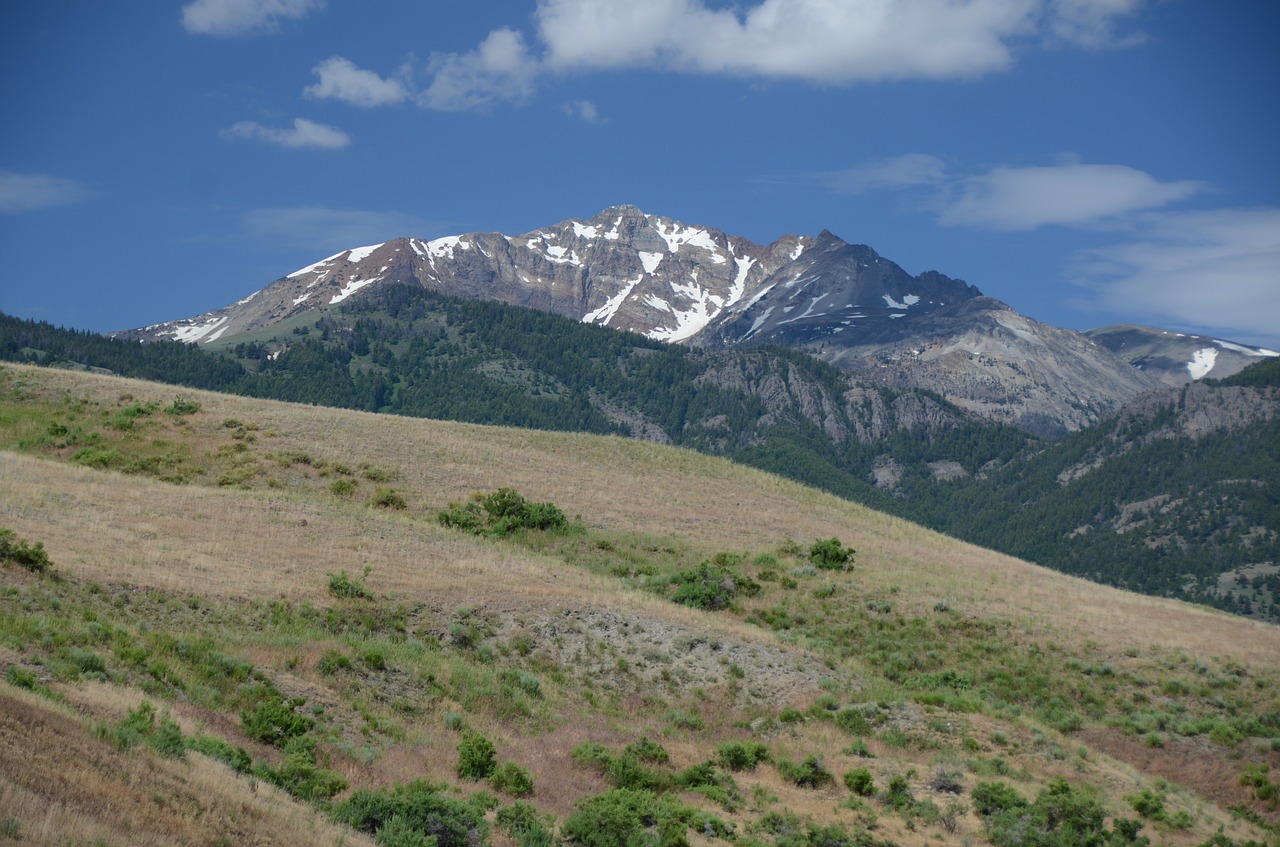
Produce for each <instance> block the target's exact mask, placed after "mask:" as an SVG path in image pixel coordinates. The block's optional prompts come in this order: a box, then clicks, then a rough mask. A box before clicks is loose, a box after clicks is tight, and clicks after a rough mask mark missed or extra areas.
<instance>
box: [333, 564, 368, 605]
mask: <svg viewBox="0 0 1280 847" xmlns="http://www.w3.org/2000/svg"><path fill="white" fill-rule="evenodd" d="M370 572H371V569H370V568H369V566H368V565H366V566H365V569H364V577H365V578H367V577H368V576H369V574H370ZM329 593H330V594H332V595H333V596H334V597H345V598H348V599H369V598H372V597H373V593H372V592H371V591H369V589H368V588H366V587H365V584H364V578H361V579H356V578H354V577H352V576H351V575H350V574H349V573H347V572H346V571H345V570H343V571H338V572H337V573H331V574H329Z"/></svg>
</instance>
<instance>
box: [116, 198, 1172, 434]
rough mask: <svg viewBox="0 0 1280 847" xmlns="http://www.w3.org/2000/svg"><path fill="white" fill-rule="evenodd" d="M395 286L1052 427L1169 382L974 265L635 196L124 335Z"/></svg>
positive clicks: (278, 315)
mask: <svg viewBox="0 0 1280 847" xmlns="http://www.w3.org/2000/svg"><path fill="white" fill-rule="evenodd" d="M387 285H420V286H423V287H425V288H429V289H431V290H434V291H438V292H440V293H442V294H446V295H450V296H457V297H464V298H470V299H486V300H497V301H500V302H504V303H508V304H511V305H516V306H522V307H527V308H533V309H540V310H543V311H547V312H553V313H556V314H559V315H564V316H568V317H573V318H575V319H578V320H581V321H584V322H587V323H595V324H600V325H603V326H609V327H613V328H616V329H623V330H629V331H632V332H637V333H641V334H643V335H646V336H648V337H650V338H654V339H659V340H662V341H668V342H672V343H694V344H699V345H707V346H725V347H734V346H742V345H758V344H781V345H786V346H789V347H793V348H797V349H800V350H803V351H805V352H807V353H810V354H812V355H814V356H817V357H818V358H821V359H823V360H825V361H827V362H829V363H831V364H833V365H835V366H837V367H840V368H842V369H845V370H848V371H853V372H857V373H860V374H864V375H866V376H868V377H870V378H872V379H874V380H876V381H879V382H882V383H888V384H892V385H897V386H901V387H912V388H927V389H931V390H935V391H938V392H939V393H941V394H943V395H945V396H946V397H948V399H951V400H952V401H954V402H956V403H958V404H960V405H962V406H968V407H969V408H971V409H974V410H976V411H978V412H980V413H981V414H984V415H987V416H988V417H993V418H996V419H998V420H1004V421H1008V422H1011V423H1018V424H1021V425H1023V426H1028V427H1029V428H1032V429H1035V430H1036V431H1038V432H1045V433H1049V432H1060V431H1063V430H1068V429H1075V428H1078V427H1079V426H1083V425H1085V424H1088V423H1090V422H1092V421H1093V420H1096V418H1097V416H1098V415H1101V414H1104V413H1106V412H1108V411H1110V410H1111V409H1114V408H1116V407H1117V406H1118V405H1119V404H1120V403H1122V402H1124V401H1125V400H1128V399H1130V398H1131V397H1133V396H1135V395H1137V394H1139V393H1141V392H1142V391H1144V390H1148V389H1150V388H1152V387H1154V386H1156V385H1158V384H1159V382H1158V380H1156V379H1155V378H1154V377H1151V376H1148V375H1146V374H1143V373H1141V372H1140V371H1137V370H1135V369H1134V368H1133V367H1131V366H1130V365H1128V364H1127V363H1125V362H1123V361H1121V360H1119V359H1117V358H1116V357H1115V356H1114V355H1112V354H1111V353H1110V352H1109V351H1108V350H1106V349H1104V348H1103V347H1101V346H1099V345H1098V344H1092V343H1088V342H1087V341H1086V340H1085V339H1083V338H1082V337H1081V336H1079V335H1078V334H1077V333H1072V332H1069V331H1067V330H1058V329H1056V328H1054V327H1048V326H1046V325H1044V324H1039V323H1037V322H1035V321H1031V320H1030V319H1027V318H1024V317H1023V316H1021V315H1018V314H1017V313H1016V312H1014V311H1013V310H1012V309H1010V308H1009V307H1008V306H1006V305H1005V304H1003V303H1000V302H999V301H995V300H991V299H990V298H986V297H983V296H982V292H980V291H979V290H978V289H977V288H976V287H974V286H972V285H969V284H967V283H965V282H964V281H962V280H957V279H952V278H950V277H947V276H945V275H944V274H941V273H938V272H936V271H929V272H927V273H924V274H920V275H918V276H913V275H911V274H909V273H907V272H906V271H905V270H903V269H902V268H901V267H900V266H899V265H897V264H895V263H894V262H892V261H890V260H888V259H885V258H883V257H882V256H880V255H879V254H878V253H877V252H876V251H875V250H873V249H872V248H871V247H869V246H867V245H865V244H850V243H848V242H846V241H844V240H843V239H842V238H840V237H838V236H836V235H835V234H833V233H832V232H830V231H829V230H823V231H822V232H821V233H819V234H818V235H817V236H816V237H811V236H800V235H788V236H783V237H781V238H779V239H777V240H776V241H774V242H772V243H771V244H768V245H761V244H756V243H754V242H751V241H749V240H747V239H745V238H740V237H737V236H730V235H728V234H726V233H725V232H723V231H721V230H719V229H714V228H711V227H705V226H698V225H690V224H685V223H683V222H681V221H678V220H674V219H672V218H667V217H663V216H661V215H655V214H650V213H646V212H644V211H643V210H641V209H639V208H638V207H636V206H633V205H617V206H611V207H609V208H607V209H604V210H602V211H600V212H599V213H597V214H596V215H594V216H593V217H591V218H589V219H569V220H565V221H561V222H560V223H557V224H554V225H551V226H547V227H542V228H540V229H537V230H534V231H531V232H527V233H525V234H523V235H517V236H507V235H503V234H501V233H496V232H491V233H479V232H473V233H467V234H463V235H456V236H446V237H443V238H436V239H433V240H422V239H417V238H400V239H395V240H393V241H388V242H385V243H383V244H375V245H370V246H366V247H358V248H353V249H348V250H344V251H342V252H340V253H336V254H334V255H333V256H330V257H328V258H327V259H322V260H321V261H319V262H316V263H314V264H312V265H309V266H307V267H305V268H302V269H299V270H297V271H294V272H292V273H289V274H287V275H286V276H283V277H281V278H280V279H278V280H276V281H275V282H273V283H271V284H270V285H268V286H267V287H266V288H264V289H262V290H261V291H258V292H256V293H254V294H252V295H250V296H249V297H246V298H245V299H244V300H241V301H239V302H237V303H233V304H231V305H229V306H226V307H224V308H222V309H218V310H215V311H212V312H207V313H205V314H204V315H200V316H197V317H194V318H188V319H186V320H179V321H172V322H169V323H165V324H159V325H156V326H152V327H146V328H144V329H141V330H130V331H126V332H123V333H118V335H121V336H124V337H130V338H138V339H143V340H146V339H156V338H176V339H179V340H183V341H195V342H200V343H208V342H212V341H215V340H219V339H226V338H229V337H232V336H234V335H237V334H239V333H242V332H245V331H248V330H251V329H254V328H257V327H263V326H269V325H271V324H273V323H276V322H278V321H281V320H284V319H285V318H288V317H290V316H292V315H296V314H298V313H300V312H304V311H307V310H310V309H317V308H320V309H324V308H331V307H335V306H339V305H341V304H342V303H344V302H346V301H348V300H349V299H351V298H359V297H361V296H364V295H365V294H366V293H368V292H370V291H374V290H376V289H377V288H379V287H381V286H387ZM1015 326H1016V328H1013V329H1011V327H1015Z"/></svg>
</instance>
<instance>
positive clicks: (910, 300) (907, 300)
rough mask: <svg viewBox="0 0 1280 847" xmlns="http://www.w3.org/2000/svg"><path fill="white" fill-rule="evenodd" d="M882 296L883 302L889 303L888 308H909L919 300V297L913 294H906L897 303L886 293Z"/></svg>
mask: <svg viewBox="0 0 1280 847" xmlns="http://www.w3.org/2000/svg"><path fill="white" fill-rule="evenodd" d="M882 296H883V297H884V302H886V303H888V304H889V308H890V309H910V308H911V307H912V306H914V305H915V304H917V303H919V302H920V298H919V297H917V296H916V295H914V294H908V295H907V296H905V297H903V298H902V302H901V303H899V302H898V301H897V300H894V299H893V298H892V297H891V296H889V295H888V294H884V295H882Z"/></svg>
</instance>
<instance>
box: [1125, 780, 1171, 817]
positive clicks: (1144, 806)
mask: <svg viewBox="0 0 1280 847" xmlns="http://www.w3.org/2000/svg"><path fill="white" fill-rule="evenodd" d="M1124 799H1125V800H1126V801H1128V803H1129V805H1130V806H1132V807H1133V810H1134V811H1135V812H1137V813H1138V814H1139V815H1141V816H1142V817H1144V818H1147V819H1149V820H1153V821H1159V820H1164V816H1165V813H1164V795H1163V794H1160V793H1157V792H1155V791H1152V790H1151V788H1150V787H1147V788H1143V789H1142V790H1141V791H1139V792H1138V793H1136V794H1130V795H1128V796H1126V797H1125V798H1124Z"/></svg>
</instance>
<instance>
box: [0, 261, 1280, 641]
mask: <svg viewBox="0 0 1280 847" xmlns="http://www.w3.org/2000/svg"><path fill="white" fill-rule="evenodd" d="M0 338H2V339H3V343H2V344H0V349H2V350H3V355H4V356H5V358H9V359H17V360H25V361H43V362H46V363H50V362H54V361H58V360H61V361H63V362H66V361H74V362H78V363H82V364H88V365H93V366H96V367H103V368H107V369H110V370H113V371H115V372H117V373H121V374H128V375H139V376H147V377H149V378H162V379H165V380H167V381H173V382H178V383H182V384H186V385H190V386H193V387H204V388H213V389H216V390H222V391H228V392H233V393H240V394H246V395H252V396H258V397H264V398H271V399H282V400H292V401H296V402H305V403H314V404H322V405H331V406H341V407H347V408H355V409H364V410H368V411H380V412H388V413H396V414H403V415H411V416H421V417H431V418H441V419H453V420H461V421H469V422H475V423H487V424H502V425H510V426H519V427H533V428H542V429H555V430H571V431H584V432H594V433H606V434H618V435H624V436H630V437H636V438H642V439H646V440H651V441H656V442H660V443H668V444H674V445H680V446H685V447H689V448H692V449H696V450H699V451H703V452H708V453H712V454H716V455H723V456H727V457H730V458H733V459H735V460H737V461H740V462H742V463H745V464H750V465H753V466H756V467H759V468H762V469H765V470H770V471H773V472H776V473H779V474H781V475H783V476H787V477H790V478H792V479H796V480H799V481H802V482H805V483H808V484H811V485H815V486H817V487H820V488H823V489H826V490H828V491H832V492H834V493H837V494H839V495H841V496H844V497H848V498H851V499H854V500H857V501H860V502H863V503H867V504H869V505H872V506H874V507H876V508H879V509H883V510H885V511H890V512H893V513H896V514H899V515H902V516H905V517H908V518H910V519H913V520H916V521H919V522H921V523H924V524H926V525H928V526H931V527H933V528H936V529H940V530H942V531H944V532H947V533H948V534H951V535H954V536H956V537H960V538H964V539H966V540H970V541H973V542H975V543H978V544H982V545H984V546H987V547H991V548H993V549H997V550H1001V551H1004V552H1008V553H1011V554H1014V555H1017V556H1020V557H1022V558H1025V559H1027V560H1029V561H1033V562H1037V563H1039V564H1043V565H1046V566H1049V567H1053V568H1056V569H1059V570H1063V571H1066V572H1069V573H1073V574H1077V575H1080V576H1085V577H1088V578H1090V579H1095V580H1098V581H1102V582H1106V583H1110V584H1114V585H1119V586H1122V587H1127V588H1130V589H1133V590H1137V591H1142V592H1145V593H1152V594H1158V595H1166V596H1177V597H1182V598H1185V599H1189V600H1194V601H1197V602H1203V603H1208V604H1211V605H1215V606H1218V607H1222V608H1226V609H1229V610H1231V611H1236V612H1239V613H1242V614H1247V615H1252V616H1257V617H1261V618H1264V619H1270V620H1280V605H1278V604H1277V600H1280V568H1276V567H1275V566H1274V562H1276V561H1277V559H1278V555H1277V554H1278V553H1280V549H1277V548H1280V539H1278V538H1277V532H1276V527H1280V507H1277V505H1276V504H1277V503H1280V458H1278V457H1280V421H1278V420H1277V417H1278V416H1280V379H1278V378H1277V375H1276V370H1277V364H1278V362H1277V360H1275V359H1269V360H1266V361H1264V362H1263V363H1261V364H1258V365H1255V366H1254V367H1252V368H1250V369H1248V370H1245V371H1242V372H1240V373H1239V374H1237V375H1236V376H1234V377H1232V378H1230V379H1229V380H1225V381H1212V380H1211V381H1206V382H1202V383H1195V384H1193V385H1190V386H1184V387H1181V388H1176V389H1175V388H1169V389H1164V390H1161V391H1156V392H1153V393H1150V394H1148V395H1145V396H1143V397H1142V398H1140V399H1139V400H1138V401H1135V402H1134V403H1131V404H1130V405H1128V406H1126V407H1124V409H1123V410H1122V411H1121V412H1119V413H1117V414H1115V415H1113V416H1111V417H1108V418H1106V419H1105V420H1104V421H1103V422H1102V423H1100V424H1098V425H1096V426H1093V427H1090V428H1087V429H1085V430H1082V431H1080V432H1077V433H1073V434H1070V435H1068V436H1067V437H1066V438H1064V439H1061V440H1059V441H1056V442H1046V441H1044V440H1042V439H1039V438H1036V437H1034V436H1032V435H1031V434H1029V433H1028V432H1026V431H1024V430H1021V429H1018V428H1016V427H1012V426H1009V425H1007V424H1001V423H994V422H990V421H987V420H984V419H983V418H981V417H978V416H977V415H975V414H973V413H971V412H967V411H965V410H963V409H961V408H959V407H958V406H955V405H953V404H951V403H949V402H948V401H946V400H945V399H943V398H941V397H939V396H938V395H936V394H933V393H931V392H927V391H922V390H912V389H903V390H895V389H890V388H886V387H885V386H883V385H877V384H873V383H870V382H867V381H865V380H860V379H858V378H856V377H854V376H851V375H850V374H848V373H846V372H843V371H841V370H838V369H837V368H834V367H832V366H830V365H827V364H825V363H823V362H821V361H819V360H817V359H815V358H813V357H810V356H807V355H804V354H802V353H799V352H797V351H794V350H791V349H788V348H785V347H775V346H759V347H751V348H747V349H723V348H708V347H688V346H680V345H671V344H667V343H663V342H661V341H657V340H654V339H652V338H647V337H645V336H642V335H639V334H636V333H629V332H617V331H614V330H611V329H607V328H603V327H599V326H593V325H591V324H586V323H582V322H580V321H575V320H570V319H566V318H561V317H557V316H555V315H552V314H549V313H545V312H540V311H535V310H529V309H521V308H517V307H512V306H507V305H503V304H500V303H494V302H488V301H479V300H464V299H459V298H455V297H446V296H443V295H440V294H436V293H433V292H431V291H429V290H426V289H424V288H422V287H420V286H411V285H401V286H384V287H379V288H378V289H377V290H376V291H373V292H370V293H369V294H368V295H367V296H365V297H362V298H359V299H355V300H352V301H350V302H346V303H341V304H338V305H336V306H332V307H327V308H325V309H318V310H311V311H308V312H304V313H300V314H298V315H295V316H293V317H292V318H290V319H289V320H287V321H284V322H282V323H279V324H273V325H270V326H267V327H263V328H260V329H257V330H254V331H251V332H248V333H244V334H241V335H238V336H235V337H233V338H229V339H225V340H221V339H220V340H218V341H215V342H213V343H211V344H208V345H205V346H204V347H203V348H196V347H194V346H192V345H189V344H181V343H175V342H159V343H151V344H142V345H139V344H136V343H126V342H122V341H113V340H111V339H106V338H103V337H100V336H92V335H89V334H86V333H76V332H68V331H64V330H55V329H53V328H52V327H49V326H47V325H44V324H37V323H33V322H23V321H17V320H15V319H12V318H5V319H4V322H3V333H0ZM162 373H163V374H164V375H163V376H162V375H161V374H162Z"/></svg>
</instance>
